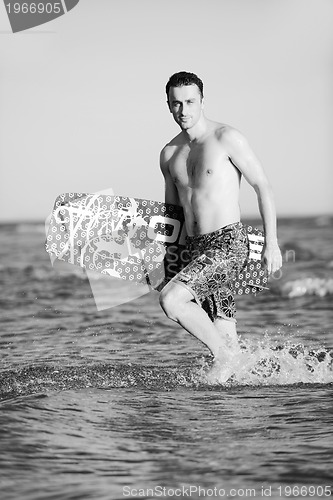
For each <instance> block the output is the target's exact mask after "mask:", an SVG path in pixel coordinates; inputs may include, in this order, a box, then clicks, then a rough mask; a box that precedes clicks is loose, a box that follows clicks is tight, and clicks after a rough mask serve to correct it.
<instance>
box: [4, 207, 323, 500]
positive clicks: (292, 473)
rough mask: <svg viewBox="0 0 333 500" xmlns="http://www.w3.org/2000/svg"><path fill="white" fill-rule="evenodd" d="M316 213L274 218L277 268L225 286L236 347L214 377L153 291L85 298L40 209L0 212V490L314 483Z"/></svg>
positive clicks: (318, 314) (79, 492)
mask: <svg viewBox="0 0 333 500" xmlns="http://www.w3.org/2000/svg"><path fill="white" fill-rule="evenodd" d="M248 222H251V223H254V224H255V225H256V222H255V221H248ZM332 229H333V219H332V218H330V217H318V218H303V219H302V218H299V219H282V220H280V221H279V239H280V243H281V246H282V251H283V259H284V266H283V270H282V272H281V273H278V275H276V276H275V277H274V279H271V281H270V290H269V291H268V292H264V293H261V294H259V295H258V296H256V297H255V296H241V297H238V299H237V305H238V316H237V318H238V333H239V335H240V338H241V344H242V354H241V358H240V360H238V362H237V363H235V365H234V366H233V375H232V376H231V377H230V379H229V380H228V381H227V382H226V383H219V382H216V381H215V382H209V381H208V379H207V377H206V371H207V368H208V366H209V363H210V357H209V353H208V351H207V350H206V349H205V348H204V347H203V346H202V345H201V344H200V343H199V342H198V341H196V340H195V339H194V338H192V337H190V336H189V335H188V334H186V333H185V332H183V331H182V330H181V328H180V327H179V326H178V325H176V324H174V323H172V322H170V321H169V320H168V319H167V318H165V317H164V315H163V313H162V311H161V310H160V308H159V304H158V294H157V293H156V292H151V293H149V294H147V295H144V296H141V297H139V298H137V299H135V300H132V301H129V302H127V303H123V304H119V305H117V306H115V307H112V308H109V309H104V310H97V308H96V304H95V300H94V296H93V293H92V287H91V284H90V281H89V280H88V278H87V276H86V274H85V273H84V271H83V270H81V269H79V268H74V267H71V268H67V269H61V268H58V269H55V268H52V266H51V264H50V260H49V256H48V254H47V253H46V252H45V250H44V240H45V233H44V226H43V224H23V223H21V224H11V225H10V224H7V225H2V226H0V239H1V246H0V255H1V260H0V285H1V287H0V308H1V309H0V310H1V312H0V314H1V316H0V318H1V319H0V355H1V358H0V359H1V364H0V498H1V500H7V499H8V500H9V499H13V500H21V499H22V500H39V499H40V500H47V499H59V500H67V499H68V500H69V499H80V500H81V499H96V500H109V499H112V500H113V499H121V498H174V497H177V498H226V497H232V498H249V497H252V498H265V497H270V498H299V497H302V498H324V497H327V496H330V495H331V491H333V486H332V484H333V481H332V480H333V472H332V471H333V452H332V448H333V434H332V424H333V403H332V396H333V307H332V305H333V231H332ZM91 279H92V278H91ZM95 279H96V283H95V285H94V284H93V283H92V281H91V283H92V284H93V285H94V286H98V283H97V277H96V278H95ZM92 280H93V279H92ZM120 285H121V286H120ZM109 287H110V288H111V291H110V290H108V293H111V294H112V293H113V294H114V295H115V296H117V295H118V294H119V293H120V291H122V293H123V291H124V290H123V289H124V287H128V284H126V283H121V284H120V283H119V282H116V281H113V282H112V283H110V284H109Z"/></svg>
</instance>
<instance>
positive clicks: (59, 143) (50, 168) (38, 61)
mask: <svg viewBox="0 0 333 500" xmlns="http://www.w3.org/2000/svg"><path fill="white" fill-rule="evenodd" d="M332 19H333V2H332V1H331V0H205V1H203V0H181V1H180V0H80V2H79V3H78V4H77V6H76V7H74V8H73V9H72V10H71V11H69V12H68V13H67V14H65V15H63V16H61V17H59V18H57V19H55V20H53V21H51V22H49V23H46V24H44V25H41V26H37V27H35V28H33V29H29V30H26V31H22V32H19V33H15V34H13V33H12V32H11V29H10V25H9V21H8V18H7V15H6V11H5V7H4V5H3V3H1V5H0V221H3V222H4V221H5V222H9V221H18V220H27V221H28V220H44V219H45V218H46V217H47V216H48V214H49V213H50V212H51V210H52V207H53V202H54V200H55V198H56V197H57V195H58V194H60V193H64V192H85V193H89V192H90V193H92V192H96V191H100V190H104V189H107V188H112V189H113V191H114V192H115V194H119V195H123V196H134V197H138V198H148V199H154V200H163V195H164V184H163V177H162V175H161V173H160V169H159V153H160V150H161V149H162V148H163V146H164V145H165V144H166V143H167V142H169V141H170V139H171V138H172V137H174V136H175V135H176V134H177V133H178V132H179V129H178V127H177V125H176V124H175V122H174V121H173V119H172V116H171V114H170V113H169V111H168V108H167V105H166V96H165V90H164V89H165V84H166V82H167V80H168V78H169V76H170V75H171V74H173V73H174V72H176V71H182V70H185V71H191V72H194V73H196V74H198V75H199V76H200V78H201V79H202V80H203V82H204V86H205V88H204V92H205V114H206V116H207V118H210V119H212V120H216V121H219V122H223V123H228V124H229V125H232V126H233V127H236V128H237V129H238V130H240V131H241V132H242V133H243V134H244V135H245V136H246V137H247V139H248V141H249V143H250V145H251V146H252V148H253V150H254V151H255V153H256V155H257V156H258V157H259V159H260V160H261V162H262V164H263V167H264V169H265V171H266V173H267V176H268V178H269V180H270V182H271V184H272V186H273V190H274V195H275V202H276V207H277V214H278V216H281V217H282V216H283V217H284V216H308V215H322V214H332V213H333V201H332V200H333V197H332V186H333V173H332V170H333V168H332V167H333V164H332V159H333V151H332V149H333V141H332V136H333V134H332V133H333V118H332V88H333V65H332V52H333V30H332ZM241 208H242V216H243V217H250V216H257V215H258V214H259V212H258V206H257V199H256V195H255V192H254V190H253V189H252V188H251V187H250V186H248V185H247V184H246V181H243V182H242V189H241Z"/></svg>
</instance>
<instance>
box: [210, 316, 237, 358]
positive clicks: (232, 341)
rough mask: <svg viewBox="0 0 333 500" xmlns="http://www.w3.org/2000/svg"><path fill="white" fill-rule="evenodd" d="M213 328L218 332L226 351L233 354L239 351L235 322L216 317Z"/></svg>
mask: <svg viewBox="0 0 333 500" xmlns="http://www.w3.org/2000/svg"><path fill="white" fill-rule="evenodd" d="M214 326H215V328H216V329H217V331H218V332H219V335H220V337H221V339H222V341H223V342H224V343H225V346H226V349H229V350H231V351H232V352H233V353H236V352H239V351H240V345H239V340H238V335H237V330H236V322H235V321H231V320H228V319H225V318H221V317H218V318H216V320H215V321H214Z"/></svg>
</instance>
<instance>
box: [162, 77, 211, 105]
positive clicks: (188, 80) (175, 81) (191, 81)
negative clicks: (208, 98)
mask: <svg viewBox="0 0 333 500" xmlns="http://www.w3.org/2000/svg"><path fill="white" fill-rule="evenodd" d="M183 85H197V87H198V88H199V91H200V95H201V99H202V98H203V83H202V81H201V80H200V78H199V77H198V76H197V75H195V74H194V73H188V72H187V71H180V72H179V73H175V74H173V75H172V76H170V78H169V81H168V83H167V84H166V87H165V91H166V95H167V100H168V102H169V90H170V87H182V86H183Z"/></svg>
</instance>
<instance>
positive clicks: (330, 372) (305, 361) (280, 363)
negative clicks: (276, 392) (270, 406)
mask: <svg viewBox="0 0 333 500" xmlns="http://www.w3.org/2000/svg"><path fill="white" fill-rule="evenodd" d="M201 373H202V377H203V379H204V380H206V382H207V383H208V384H228V385H244V384H246V385H289V384H297V383H311V384H312V383H320V384H327V383H332V382H333V350H330V349H326V348H324V347H320V348H316V349H313V348H309V347H306V346H304V345H303V344H294V343H291V342H285V343H284V344H283V345H277V344H272V343H270V341H269V340H268V339H264V340H263V341H261V342H258V343H257V344H254V343H253V341H251V342H250V341H246V340H243V341H242V344H241V350H240V352H237V353H235V352H233V353H231V355H230V357H229V360H228V362H227V363H225V364H224V365H223V366H219V365H218V364H216V365H213V366H212V367H211V368H209V367H208V366H207V363H204V364H203V365H202V367H201Z"/></svg>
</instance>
